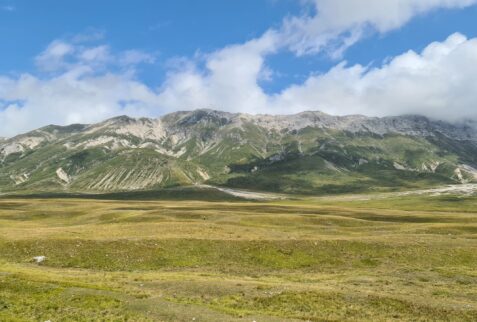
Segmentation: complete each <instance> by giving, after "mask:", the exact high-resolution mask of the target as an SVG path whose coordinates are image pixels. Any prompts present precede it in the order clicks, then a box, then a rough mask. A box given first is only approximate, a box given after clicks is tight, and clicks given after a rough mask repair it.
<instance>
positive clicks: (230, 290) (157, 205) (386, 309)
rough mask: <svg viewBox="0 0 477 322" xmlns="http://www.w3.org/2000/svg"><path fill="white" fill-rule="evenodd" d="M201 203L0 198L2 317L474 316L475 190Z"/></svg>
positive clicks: (416, 318)
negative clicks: (459, 192) (468, 191)
mask: <svg viewBox="0 0 477 322" xmlns="http://www.w3.org/2000/svg"><path fill="white" fill-rule="evenodd" d="M120 195H121V194H120ZM130 196H131V197H132V196H133V195H130ZM199 196H200V195H199V194H196V195H195V197H191V196H187V197H186V198H187V199H188V200H182V201H180V202H178V201H177V200H159V201H158V200H156V201H154V200H144V199H141V198H140V200H134V199H129V200H118V199H119V198H118V199H116V200H113V199H112V198H113V195H110V198H111V199H104V200H99V199H81V198H76V199H68V198H58V197H57V198H52V199H35V198H25V197H20V196H18V197H17V198H14V199H12V198H1V199H0V320H2V321H47V320H50V321H98V320H102V321H257V322H262V321H475V320H476V318H477V288H476V285H477V283H476V282H477V275H476V271H475V267H476V265H477V254H476V252H475V249H476V247H477V219H476V218H477V213H476V207H475V205H476V202H477V197H476V194H475V190H474V192H473V193H467V194H464V195H462V194H456V193H455V192H452V191H447V192H445V193H443V194H440V195H437V194H436V192H435V191H428V192H422V193H421V194H411V195H402V194H401V193H398V194H386V195H385V196H383V195H379V196H375V197H371V198H370V197H369V196H368V195H360V196H357V195H355V196H353V197H352V198H351V197H348V196H343V197H335V198H322V199H299V200H298V199H296V200H274V201H259V202H251V201H244V200H230V199H228V197H226V195H223V197H224V199H223V200H220V198H219V197H217V195H216V199H215V201H213V202H211V201H206V200H197V197H199ZM123 197H124V196H123ZM139 197H143V196H141V195H140V196H139Z"/></svg>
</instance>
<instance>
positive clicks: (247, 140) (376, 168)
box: [0, 110, 477, 194]
mask: <svg viewBox="0 0 477 322" xmlns="http://www.w3.org/2000/svg"><path fill="white" fill-rule="evenodd" d="M475 168H477V131H476V130H475V127H474V126H473V125H465V124H461V125H452V124H447V123H443V122H434V121H431V120H428V119H426V118H423V117H418V116H402V117H390V118H367V117H364V116H347V117H336V116H330V115H326V114H323V113H320V112H305V113H300V114H297V115H290V116H269V115H257V116H252V115H247V114H230V113H225V112H219V111H212V110H197V111H192V112H177V113H173V114H169V115H166V116H164V117H162V118H160V119H146V118H141V119H132V118H129V117H126V116H121V117H117V118H113V119H110V120H107V121H105V122H102V123H98V124H93V125H70V126H66V127H60V126H47V127H44V128H41V129H38V130H36V131H32V132H30V133H27V134H23V135H20V136H17V137H14V138H11V139H7V140H3V141H0V192H3V193H8V192H64V191H67V192H88V193H95V192H103V193H104V192H115V191H131V190H153V189H160V188H166V187H174V186H190V185H195V184H202V183H208V184H213V185H223V186H228V187H237V188H246V189H251V190H264V191H276V192H288V193H310V194H315V193H341V192H356V191H366V190H369V191H374V190H389V189H401V188H417V187H425V186H432V185H438V184H451V183H465V182H472V181H475V180H476V178H477V170H475Z"/></svg>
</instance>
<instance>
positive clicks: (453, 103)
mask: <svg viewBox="0 0 477 322" xmlns="http://www.w3.org/2000/svg"><path fill="white" fill-rule="evenodd" d="M273 37H276V35H273V34H272V38H273ZM242 51H245V52H246V53H249V54H250V53H253V54H250V55H249V56H247V55H245V54H243V53H242ZM258 52H259V53H260V52H261V51H258ZM261 57H262V56H261V55H260V54H257V52H256V51H254V50H250V48H248V47H247V46H245V47H243V46H240V47H230V48H227V49H225V50H223V51H219V52H217V53H214V54H212V55H211V56H210V57H208V61H207V71H206V72H205V73H202V72H200V71H198V70H197V69H195V68H191V67H188V68H187V70H184V71H182V72H178V73H174V74H172V75H171V76H170V77H169V79H168V81H167V82H166V84H165V87H164V89H163V91H162V93H161V94H160V101H161V103H164V104H165V105H166V106H168V108H169V109H178V108H184V107H195V106H207V107H217V108H220V107H222V106H226V107H227V109H228V110H232V111H237V112H251V113H294V112H300V111H303V110H311V109H315V110H322V111H324V112H328V113H331V114H341V115H344V114H365V115H374V116H385V115H399V114H422V115H426V116H428V117H431V118H438V119H443V120H449V121H458V120H460V119H462V118H477V110H476V109H475V106H476V105H477V92H476V91H475V90H474V89H473V87H474V84H476V81H477V39H467V38H466V37H465V36H464V35H462V34H459V33H456V34H453V35H451V36H450V37H449V38H448V39H446V40H445V41H443V42H435V43H432V44H430V45H429V46H428V47H426V48H425V49H424V50H423V51H422V52H421V53H416V52H413V51H409V52H406V53H403V54H402V55H399V56H397V57H394V58H393V59H391V60H390V61H389V62H388V63H386V64H383V65H382V66H381V67H379V68H372V69H369V68H367V67H365V66H361V65H354V66H347V64H346V62H342V63H339V64H338V65H336V66H335V67H334V68H332V69H331V70H330V71H328V72H326V73H324V74H319V75H313V76H311V77H309V78H308V79H307V80H306V81H305V82H304V83H303V84H296V85H292V86H290V87H289V88H287V89H285V90H284V91H282V92H281V93H277V94H273V95H267V94H266V93H265V92H264V91H263V89H262V88H261V87H260V86H259V80H260V74H261V73H262V71H263V70H264V61H263V59H261ZM230 66H235V67H236V68H235V69H234V68H229V67H230ZM241 66H247V68H241ZM197 103H198V104H199V105H197ZM224 104H225V105H224Z"/></svg>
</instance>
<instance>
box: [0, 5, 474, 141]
mask: <svg viewBox="0 0 477 322" xmlns="http://www.w3.org/2000/svg"><path fill="white" fill-rule="evenodd" d="M474 3H477V1H474V0H389V1H388V2H386V1H378V0H366V1H365V0H363V1H357V0H339V1H338V0H305V1H299V0H228V1H224V0H202V1H191V0H188V1H186V0H175V1H152V0H135V1H129V0H128V1H126V0H116V1H113V0H102V1H91V0H82V1H76V0H71V1H60V0H41V1H40V0H38V1H27V0H0V43H1V44H2V45H1V58H2V59H0V125H1V124H2V123H3V129H2V130H0V136H1V135H5V136H10V135H14V134H16V133H19V132H22V131H26V130H30V129H33V128H35V127H38V126H42V125H45V124H50V123H57V124H67V123H75V122H82V123H89V122H96V121H99V120H102V119H104V118H107V117H112V116H115V115H117V114H129V115H132V116H143V115H144V116H159V115H162V114H164V113H167V112H171V111H175V110H182V109H195V108H217V109H222V110H227V111H233V112H249V113H295V112H299V111H302V110H311V109H313V110H316V109H321V110H323V111H325V112H328V113H333V114H348V113H360V114H367V115H377V116H383V115H391V114H402V113H413V112H414V111H415V112H416V113H419V114H424V115H427V116H429V117H435V118H439V119H444V120H449V121H455V120H459V119H461V118H473V117H475V115H474V113H475V112H474V111H473V108H472V106H475V105H473V104H474V103H477V101H476V102H474V99H475V100H477V98H474V97H473V96H469V97H462V96H459V97H458V98H457V99H456V98H455V97H453V94H455V93H465V92H466V90H467V88H466V87H465V86H468V83H469V82H470V81H473V80H474V79H475V78H474V77H477V76H476V75H475V74H476V73H475V71H474V70H473V69H471V70H469V69H468V68H466V69H465V70H463V72H464V74H465V75H466V76H465V78H464V77H463V76H458V75H460V72H461V71H460V70H459V68H461V67H458V66H456V64H455V63H453V62H455V60H459V61H461V60H462V59H467V60H468V63H469V64H470V65H473V63H475V61H474V60H473V58H472V57H471V56H472V55H471V53H472V50H473V49H474V48H473V45H475V44H474V38H475V37H477V23H476V21H477V6H476V5H475V4H474ZM356 4H358V5H359V7H356ZM449 37H450V38H449ZM435 42H438V44H439V46H440V47H439V48H438V49H436V48H434V47H436V46H432V45H431V48H429V46H430V44H432V43H435ZM476 47H477V46H476ZM426 48H428V49H429V50H428V51H432V50H434V51H435V53H439V55H441V56H439V57H438V58H436V54H435V53H434V54H432V55H430V54H429V55H426V54H424V53H423V50H425V49H426ZM409 51H412V52H414V53H415V54H416V56H413V55H410V54H409ZM467 51H469V52H467ZM442 53H445V55H444V54H442ZM411 64H412V66H411ZM416 66H417V67H416ZM416 68H419V71H418V72H416ZM403 75H405V77H404V76H403ZM453 76H458V78H459V79H458V80H457V81H454V83H452V84H446V81H447V80H448V79H449V78H452V77H453ZM461 78H462V79H461ZM426 79H432V81H429V82H427V83H430V85H429V86H428V87H425V88H424V85H423V80H426ZM435 79H438V80H439V81H434V80H435ZM434 82H435V83H436V84H434ZM455 82H462V86H461V87H459V88H453V92H452V93H447V94H446V95H447V96H443V94H442V93H441V92H442V88H446V85H449V86H455ZM383 84H386V85H388V87H385V86H383ZM413 84H418V87H422V88H419V92H417V91H415V90H414V89H415V88H416V86H414V85H413ZM431 85H432V86H433V87H431ZM399 86H400V88H401V89H400V90H399V91H398V92H397V93H396V92H393V90H391V88H396V87H399ZM410 89H412V90H410ZM404 90H408V91H410V95H409V96H410V98H409V99H408V100H404V99H399V100H398V101H399V102H397V103H395V104H390V106H389V107H387V106H386V105H388V104H384V103H386V102H389V101H395V98H396V97H398V96H399V94H400V93H401V94H402V91H404ZM395 91H396V90H395ZM377 93H378V94H377ZM92 97H93V98H92ZM454 101H458V102H455V103H452V104H459V105H458V106H455V107H454V109H453V111H455V113H454V114H455V115H450V114H449V112H448V111H449V108H450V107H451V108H452V107H453V106H449V104H450V102H454ZM383 102H384V103H383ZM397 104H399V106H397ZM395 105H396V106H395ZM421 105H423V106H421Z"/></svg>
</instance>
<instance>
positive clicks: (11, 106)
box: [0, 40, 159, 136]
mask: <svg viewBox="0 0 477 322" xmlns="http://www.w3.org/2000/svg"><path fill="white" fill-rule="evenodd" d="M124 57H126V60H127V61H126V62H124ZM131 57H132V58H131ZM152 59H153V56H152V55H149V54H146V53H144V54H142V52H141V51H137V50H135V51H133V52H131V51H126V52H120V53H115V54H113V53H112V52H111V50H110V48H109V47H108V46H106V45H100V46H92V47H85V46H84V45H77V44H72V43H70V42H68V41H64V40H62V41H60V40H57V41H54V42H52V43H51V44H50V45H49V46H48V47H47V48H46V49H45V50H44V51H43V52H42V53H41V54H40V55H39V56H38V57H37V58H36V60H35V61H36V63H37V65H38V67H39V68H40V70H42V71H44V72H46V74H42V73H40V75H41V76H37V75H33V74H30V73H25V74H22V75H20V76H19V77H17V78H12V77H11V76H0V124H1V125H2V126H1V128H0V136H12V135H14V134H17V133H21V132H24V131H27V130H31V129H34V128H37V127H40V126H44V125H47V124H71V123H91V122H97V121H100V120H103V119H105V118H109V117H113V116H116V115H119V114H127V115H131V116H152V111H155V110H156V107H157V106H159V101H158V96H157V93H156V92H154V90H152V89H150V88H148V87H147V86H146V85H144V84H143V83H141V82H140V81H138V80H137V79H136V76H135V70H134V69H135V67H136V66H137V65H138V64H141V63H149V62H150V61H151V60H152ZM125 63H127V64H126V65H127V66H125V65H124V64H125Z"/></svg>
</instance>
